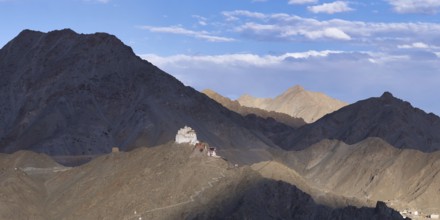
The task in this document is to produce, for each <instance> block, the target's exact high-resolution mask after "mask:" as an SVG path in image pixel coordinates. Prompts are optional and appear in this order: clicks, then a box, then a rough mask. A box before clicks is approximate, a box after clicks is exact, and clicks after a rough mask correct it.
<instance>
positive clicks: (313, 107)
mask: <svg viewBox="0 0 440 220" xmlns="http://www.w3.org/2000/svg"><path fill="white" fill-rule="evenodd" d="M237 101H238V102H239V103H240V104H241V105H242V106H247V107H252V108H260V109H264V110H267V111H274V112H280V113H285V114H288V115H290V116H292V117H295V118H302V119H304V121H305V122H307V123H311V122H314V121H316V120H318V119H320V118H321V117H322V116H324V115H326V114H328V113H331V112H334V111H336V110H338V109H340V108H341V107H343V106H345V105H347V103H344V102H342V101H339V100H337V99H334V98H331V97H329V96H327V95H325V94H323V93H320V92H311V91H307V90H305V89H304V88H303V87H301V86H294V87H292V88H290V89H288V90H287V91H285V92H284V93H283V94H281V95H279V96H277V97H275V98H273V99H271V98H254V97H252V96H249V95H243V96H241V97H240V98H238V100H237Z"/></svg>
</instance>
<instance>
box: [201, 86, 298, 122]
mask: <svg viewBox="0 0 440 220" xmlns="http://www.w3.org/2000/svg"><path fill="white" fill-rule="evenodd" d="M202 93H203V94H205V95H207V96H208V97H209V98H211V99H213V100H214V101H216V102H218V103H220V104H221V105H223V106H224V107H225V108H227V109H229V110H231V111H234V112H237V113H238V114H240V115H242V116H247V115H251V114H254V115H256V116H259V117H261V118H266V119H267V118H273V119H275V120H276V121H279V122H281V123H284V124H286V125H289V126H291V127H294V128H297V127H300V126H302V125H304V124H306V123H305V121H304V120H303V119H302V118H294V117H292V116H290V115H287V114H285V113H279V112H274V111H270V112H269V111H266V110H263V109H259V108H251V107H246V106H242V105H240V103H239V102H238V101H236V100H235V101H232V100H231V99H229V98H226V97H224V96H222V95H220V94H218V93H216V92H215V91H213V90H210V89H205V90H203V91H202Z"/></svg>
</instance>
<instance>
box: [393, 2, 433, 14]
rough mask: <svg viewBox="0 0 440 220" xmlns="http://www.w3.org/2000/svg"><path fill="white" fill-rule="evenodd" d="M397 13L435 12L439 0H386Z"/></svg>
mask: <svg viewBox="0 0 440 220" xmlns="http://www.w3.org/2000/svg"><path fill="white" fill-rule="evenodd" d="M387 1H388V3H389V4H391V5H392V6H393V9H394V11H396V12H398V13H429V14H430V13H437V12H438V11H439V9H440V1H439V0H387Z"/></svg>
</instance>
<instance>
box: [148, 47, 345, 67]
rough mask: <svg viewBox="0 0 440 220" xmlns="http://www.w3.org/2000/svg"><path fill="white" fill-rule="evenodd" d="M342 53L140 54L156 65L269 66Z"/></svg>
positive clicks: (327, 51) (329, 51)
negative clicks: (198, 63)
mask: <svg viewBox="0 0 440 220" xmlns="http://www.w3.org/2000/svg"><path fill="white" fill-rule="evenodd" d="M338 53H342V52H341V51H331V50H324V51H315V50H310V51H306V52H296V53H285V54H283V55H279V56H274V55H265V56H260V55H256V54H249V53H242V54H224V55H205V56H190V55H184V54H180V55H173V56H168V57H161V56H158V55H155V54H143V55H140V57H142V58H143V59H146V60H148V61H150V62H152V63H154V64H156V65H159V66H166V65H170V64H171V65H173V64H176V63H182V62H207V63H215V64H225V65H236V64H240V65H253V66H269V65H276V64H280V63H283V62H284V61H285V60H286V59H289V58H293V59H305V58H312V57H326V56H329V55H330V54H338Z"/></svg>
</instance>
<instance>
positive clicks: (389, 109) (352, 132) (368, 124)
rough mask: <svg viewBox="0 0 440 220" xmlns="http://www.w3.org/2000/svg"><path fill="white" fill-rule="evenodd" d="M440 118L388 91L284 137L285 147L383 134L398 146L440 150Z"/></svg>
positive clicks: (347, 141) (360, 139) (389, 141)
mask: <svg viewBox="0 0 440 220" xmlns="http://www.w3.org/2000/svg"><path fill="white" fill-rule="evenodd" d="M438 131H440V118H439V117H438V116H436V115H434V114H432V113H430V114H427V113H425V112H424V111H422V110H420V109H418V108H414V107H413V106H411V104H410V103H408V102H405V101H403V100H401V99H398V98H395V97H394V96H393V95H392V94H391V93H389V92H385V93H384V94H383V95H382V96H381V97H376V98H369V99H366V100H362V101H359V102H356V103H354V104H351V105H348V106H346V107H344V108H341V109H340V110H338V111H336V112H334V113H331V114H328V115H326V116H324V117H323V118H321V119H320V120H318V121H316V122H315V123H312V124H308V125H305V126H302V127H301V128H299V129H297V130H296V131H295V132H292V133H291V134H289V135H288V136H287V137H283V138H280V139H282V141H280V142H278V144H279V145H281V146H283V147H284V148H285V149H294V150H300V149H304V148H307V147H309V146H310V145H312V144H314V143H317V142H319V141H321V140H324V139H336V140H340V141H344V142H345V143H347V144H355V143H358V142H360V141H362V140H364V139H366V138H368V137H379V138H381V139H383V140H385V141H387V142H388V143H389V144H391V145H392V146H394V147H396V148H405V149H416V150H420V151H423V152H434V151H438V150H440V132H438Z"/></svg>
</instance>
